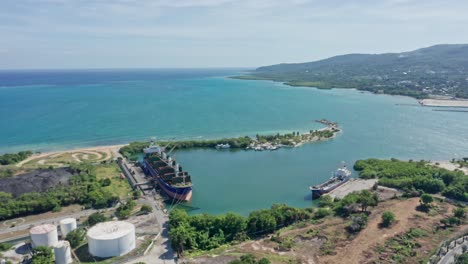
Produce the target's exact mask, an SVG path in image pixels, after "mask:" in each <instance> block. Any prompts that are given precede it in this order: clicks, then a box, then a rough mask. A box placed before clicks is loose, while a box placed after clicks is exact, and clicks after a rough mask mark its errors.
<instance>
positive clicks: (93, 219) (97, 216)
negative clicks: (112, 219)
mask: <svg viewBox="0 0 468 264" xmlns="http://www.w3.org/2000/svg"><path fill="white" fill-rule="evenodd" d="M108 220H109V219H108V218H107V217H106V216H105V215H103V214H101V213H93V214H91V215H90V216H89V217H88V220H87V221H86V222H87V224H88V225H89V226H93V225H95V224H97V223H101V222H106V221H108Z"/></svg>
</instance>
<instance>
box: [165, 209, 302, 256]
mask: <svg viewBox="0 0 468 264" xmlns="http://www.w3.org/2000/svg"><path fill="white" fill-rule="evenodd" d="M306 219H310V214H309V212H308V211H307V210H306V209H298V208H292V207H289V206H286V205H273V206H272V207H271V209H264V210H258V211H253V212H252V213H250V215H249V216H248V217H247V218H245V217H242V216H240V215H236V214H233V213H228V214H226V215H220V216H211V215H207V214H202V215H194V216H189V215H188V214H187V212H185V211H182V210H180V209H175V210H173V211H171V213H170V216H169V238H170V239H171V244H172V247H173V249H174V250H175V251H177V253H178V255H182V254H183V253H184V251H186V250H189V251H193V250H210V249H214V248H217V247H219V246H221V245H223V244H227V243H232V242H235V241H243V240H245V239H247V238H254V237H258V236H262V235H266V234H270V233H273V232H274V231H275V230H278V229H279V228H281V227H286V226H289V225H291V224H293V223H295V222H298V221H302V220H306Z"/></svg>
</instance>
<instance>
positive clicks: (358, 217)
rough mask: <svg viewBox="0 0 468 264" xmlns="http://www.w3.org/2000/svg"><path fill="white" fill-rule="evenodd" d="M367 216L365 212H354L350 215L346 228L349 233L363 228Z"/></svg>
mask: <svg viewBox="0 0 468 264" xmlns="http://www.w3.org/2000/svg"><path fill="white" fill-rule="evenodd" d="M367 220H368V217H367V215H366V214H355V215H351V217H350V222H349V224H348V226H347V230H348V231H349V232H350V233H357V232H360V231H361V230H362V229H364V228H365V227H366V225H367Z"/></svg>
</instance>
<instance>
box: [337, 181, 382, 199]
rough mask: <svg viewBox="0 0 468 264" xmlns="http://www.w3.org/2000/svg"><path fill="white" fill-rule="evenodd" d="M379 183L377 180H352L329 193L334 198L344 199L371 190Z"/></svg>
mask: <svg viewBox="0 0 468 264" xmlns="http://www.w3.org/2000/svg"><path fill="white" fill-rule="evenodd" d="M376 182H377V179H369V180H363V179H351V180H349V181H348V182H346V183H345V184H343V185H341V186H340V187H338V188H336V189H335V190H333V191H331V192H330V193H328V195H330V196H331V197H333V198H338V199H343V198H344V197H345V196H346V195H347V194H349V193H352V192H358V191H362V190H370V189H372V187H373V186H374V184H375V183H376Z"/></svg>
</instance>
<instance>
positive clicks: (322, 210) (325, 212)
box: [314, 208, 331, 219]
mask: <svg viewBox="0 0 468 264" xmlns="http://www.w3.org/2000/svg"><path fill="white" fill-rule="evenodd" d="M330 214H331V210H329V209H327V208H319V209H318V210H317V211H315V213H314V219H321V218H324V217H326V216H329V215H330Z"/></svg>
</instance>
